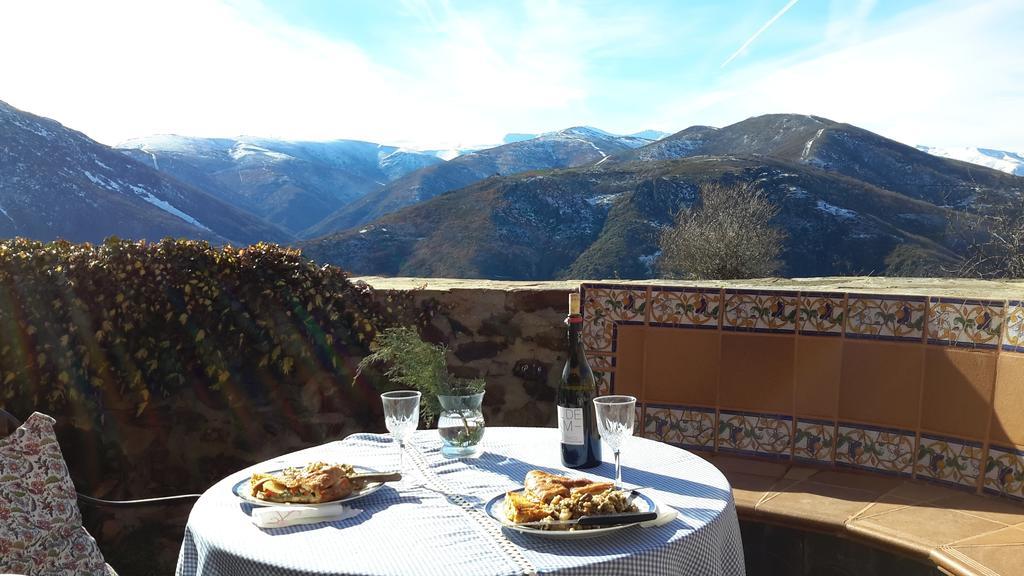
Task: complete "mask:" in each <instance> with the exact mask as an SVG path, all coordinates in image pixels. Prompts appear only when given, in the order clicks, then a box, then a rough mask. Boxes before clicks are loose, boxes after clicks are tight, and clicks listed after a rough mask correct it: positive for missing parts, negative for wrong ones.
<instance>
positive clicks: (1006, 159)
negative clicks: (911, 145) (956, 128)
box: [917, 146, 1024, 176]
mask: <svg viewBox="0 0 1024 576" xmlns="http://www.w3.org/2000/svg"><path fill="white" fill-rule="evenodd" d="M917 149H918V150H921V151H922V152H927V153H929V154H931V155H933V156H941V157H943V158H951V159H953V160H960V161H962V162H970V163H971V164H977V165H978V166H985V167H986V168H992V169H993V170H999V171H1000V172H1006V173H1007V174H1013V175H1015V176H1024V153H1020V152H1007V151H1005V150H993V149H991V148H971V147H966V148H936V147H932V146H918V147H917Z"/></svg>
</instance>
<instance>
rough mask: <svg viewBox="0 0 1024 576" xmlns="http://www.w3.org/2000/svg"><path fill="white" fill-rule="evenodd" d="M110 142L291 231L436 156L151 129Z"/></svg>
mask: <svg viewBox="0 0 1024 576" xmlns="http://www.w3.org/2000/svg"><path fill="white" fill-rule="evenodd" d="M118 149H119V150H121V151H122V152H124V153H125V154H127V155H128V156H130V157H132V158H134V159H136V160H139V161H141V162H144V163H147V164H150V165H152V167H153V168H154V169H155V170H159V171H161V172H164V173H166V174H170V175H172V176H174V177H175V178H177V179H178V180H180V181H182V182H186V183H188V184H191V185H192V186H195V187H196V188H199V189H202V190H205V191H207V192H208V193H210V194H213V195H214V196H217V197H218V198H220V199H222V200H224V201H225V202H228V203H230V204H232V205H234V206H238V207H239V208H243V209H245V210H248V211H250V212H252V213H253V214H256V215H258V216H260V217H262V218H264V219H266V220H267V221H268V222H270V223H272V224H275V225H277V226H279V227H281V228H282V229H284V230H286V231H288V232H289V233H291V234H293V235H302V234H303V232H304V230H305V229H306V228H309V227H310V226H313V225H314V224H317V223H318V222H320V221H321V220H322V219H323V217H324V216H325V215H327V214H330V213H332V212H334V211H335V210H337V209H339V208H341V207H342V206H345V205H347V204H349V203H351V202H353V201H354V200H357V199H359V198H361V197H362V196H364V195H366V194H369V193H372V192H375V191H377V190H380V189H381V188H383V187H384V186H385V185H386V184H387V183H388V182H391V181H394V180H396V179H398V178H401V177H402V176H404V175H406V174H408V173H410V172H414V171H416V170H419V169H421V168H425V167H428V166H433V165H436V164H440V163H443V162H444V161H443V160H441V159H440V158H438V157H437V156H434V155H432V154H426V153H422V152H416V151H412V150H404V149H401V148H396V147H394V146H384V145H381V144H374V143H371V142H361V141H357V140H335V141H331V142H290V141H282V140H272V139H266V138H246V137H242V138H237V139H222V138H187V137H182V136H175V135H164V136H152V137H147V138H138V139H134V140H129V141H126V142H122V143H121V144H119V145H118Z"/></svg>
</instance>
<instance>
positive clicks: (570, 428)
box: [558, 406, 583, 446]
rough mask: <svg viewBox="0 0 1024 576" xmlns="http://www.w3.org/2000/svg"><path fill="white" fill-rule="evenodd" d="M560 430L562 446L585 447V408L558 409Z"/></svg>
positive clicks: (560, 407) (562, 407) (563, 407)
mask: <svg viewBox="0 0 1024 576" xmlns="http://www.w3.org/2000/svg"><path fill="white" fill-rule="evenodd" d="M558 428H559V429H560V430H561V431H562V444H572V445H574V446H582V445H583V408H569V407H566V406H559V407H558Z"/></svg>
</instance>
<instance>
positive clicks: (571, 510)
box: [485, 470, 658, 538]
mask: <svg viewBox="0 0 1024 576" xmlns="http://www.w3.org/2000/svg"><path fill="white" fill-rule="evenodd" d="M485 509H486V511H487V514H488V515H489V516H490V517H491V518H493V519H494V520H496V521H498V522H500V523H501V525H502V526H504V527H506V528H508V529H510V530H515V531H517V532H522V533H524V534H534V535H537V536H542V537H546V538H593V537H595V536H601V535H603V534H607V533H609V532H614V531H616V530H622V529H623V528H628V527H630V526H636V525H638V524H640V523H642V522H649V521H652V520H654V519H656V518H657V517H658V506H657V504H655V503H654V501H653V500H651V499H650V498H648V497H647V496H644V495H643V494H640V493H639V492H635V491H627V490H619V489H617V488H616V487H615V484H614V483H613V482H601V481H594V480H590V479H587V478H568V477H566V476H558V475H555V474H549V473H547V472H544V471H542V470H531V471H529V472H527V474H526V478H525V481H524V482H523V487H522V488H519V489H516V490H511V491H509V492H506V493H504V494H498V495H497V496H495V497H494V498H492V499H491V500H490V501H489V502H488V503H487V506H486V508H485Z"/></svg>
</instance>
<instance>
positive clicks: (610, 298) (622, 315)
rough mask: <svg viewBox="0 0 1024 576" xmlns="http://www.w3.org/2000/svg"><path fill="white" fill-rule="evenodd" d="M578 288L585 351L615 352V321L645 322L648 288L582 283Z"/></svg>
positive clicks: (617, 322)
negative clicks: (580, 300)
mask: <svg viewBox="0 0 1024 576" xmlns="http://www.w3.org/2000/svg"><path fill="white" fill-rule="evenodd" d="M580 291H581V292H582V300H583V345H584V346H585V347H586V348H587V350H591V351H594V352H614V351H615V326H616V324H620V323H638V324H639V323H643V322H644V321H646V314H647V289H646V288H644V287H642V286H633V287H631V286H614V285H610V284H584V285H583V286H581V287H580Z"/></svg>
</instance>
